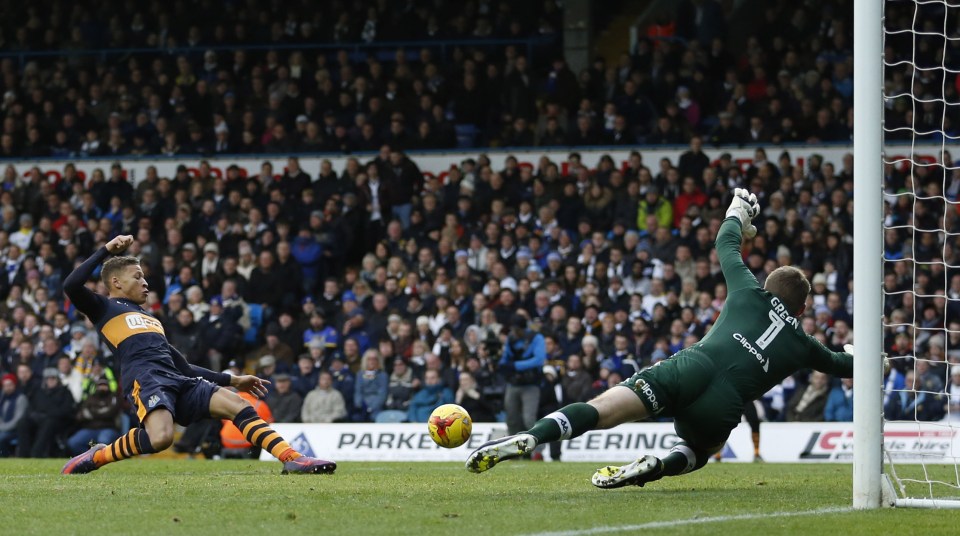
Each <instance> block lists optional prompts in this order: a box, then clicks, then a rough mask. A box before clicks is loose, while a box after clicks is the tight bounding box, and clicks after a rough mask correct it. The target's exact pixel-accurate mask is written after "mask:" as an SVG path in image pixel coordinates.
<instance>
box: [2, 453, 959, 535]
mask: <svg viewBox="0 0 960 536" xmlns="http://www.w3.org/2000/svg"><path fill="white" fill-rule="evenodd" d="M63 462H64V460H15V459H4V460H0V512H2V513H3V524H2V528H0V534H44V535H46V534H57V535H60V534H134V535H138V536H140V535H148V534H164V535H171V534H173V535H176V534H228V535H231V536H236V535H242V534H256V535H259V536H263V535H265V534H321V533H322V534H349V535H358V534H377V535H380V534H402V535H408V534H416V535H419V534H443V535H470V536H473V535H484V534H491V535H493V534H495V535H498V536H502V535H513V534H542V533H546V532H563V531H567V532H565V534H569V535H570V536H574V535H579V534H600V533H612V534H616V533H628V532H631V533H635V532H644V533H646V532H655V533H658V534H719V533H721V532H722V533H728V534H736V535H737V536H740V535H743V534H763V535H770V534H814V533H816V532H821V533H823V534H866V533H873V534H882V533H888V532H890V531H895V532H897V533H902V534H950V533H956V532H955V531H956V530H957V526H958V523H960V511H957V510H953V511H933V510H915V509H906V510H905V509H901V510H880V511H871V512H852V511H849V510H848V507H849V505H850V496H851V491H850V482H851V467H850V466H848V465H775V464H755V465H744V464H711V465H709V466H707V467H706V468H704V469H703V470H701V471H698V472H697V473H694V474H691V475H687V476H684V477H679V478H670V479H664V480H661V481H659V482H655V483H652V484H649V485H648V486H647V487H646V488H623V489H618V490H598V489H595V488H594V487H593V486H591V485H590V481H589V478H590V476H591V475H592V474H593V471H594V470H595V469H596V468H597V467H598V465H597V464H583V463H536V462H509V463H505V464H502V465H500V466H498V467H497V468H496V469H494V470H492V471H490V472H488V473H485V474H481V475H474V474H470V473H468V472H467V471H466V470H465V469H464V468H463V466H462V465H461V464H453V463H343V464H341V465H340V467H339V469H338V470H337V474H336V475H328V476H324V475H288V476H283V475H280V464H279V463H265V462H256V461H201V460H164V459H137V460H130V461H125V462H122V463H118V464H115V465H111V466H109V467H106V468H104V469H101V470H100V471H97V472H95V473H92V474H89V475H76V476H67V477H65V476H61V475H60V474H59V470H60V467H61V465H62V464H63ZM918 491H920V490H918ZM591 529H592V530H591Z"/></svg>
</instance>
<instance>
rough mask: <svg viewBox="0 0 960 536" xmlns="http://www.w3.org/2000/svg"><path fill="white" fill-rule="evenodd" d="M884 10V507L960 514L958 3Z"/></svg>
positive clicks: (890, 2) (892, 0) (918, 1)
mask: <svg viewBox="0 0 960 536" xmlns="http://www.w3.org/2000/svg"><path fill="white" fill-rule="evenodd" d="M878 3H879V2H878ZM883 5H884V8H885V12H884V19H883V67H884V69H883V106H884V113H883V115H884V122H883V133H882V136H883V137H884V138H885V142H884V143H885V146H884V149H885V150H884V151H883V152H882V154H883V159H882V163H883V168H884V169H883V177H884V180H883V189H884V190H883V191H884V193H883V201H884V202H883V203H882V207H883V208H882V211H883V225H882V229H883V263H882V265H883V272H882V277H883V284H882V287H883V292H882V305H883V315H882V318H883V320H882V322H883V330H882V331H883V341H882V345H883V350H884V351H885V352H886V353H887V354H888V356H889V362H890V371H889V373H887V374H886V376H885V377H884V385H883V397H882V410H883V415H884V419H883V422H882V432H881V433H882V444H883V453H882V454H883V463H884V473H885V474H886V475H887V478H884V479H883V482H886V483H892V485H891V486H889V489H888V494H887V497H885V502H886V503H887V504H888V505H890V504H893V505H896V506H921V507H937V508H960V470H958V462H960V221H958V220H960V218H958V214H960V167H958V166H957V165H956V164H955V160H954V158H955V157H960V144H958V143H957V142H958V140H960V131H958V129H957V127H958V126H960V97H958V91H957V89H958V87H960V78H958V74H960V0H887V1H886V2H883ZM874 57H875V56H874ZM874 61H875V60H874ZM855 106H856V104H855ZM931 146H933V147H934V150H933V151H930V148H931ZM952 147H953V148H954V152H955V153H957V154H956V155H952V154H951V148H952ZM931 153H932V154H931ZM858 260H860V259H858ZM855 277H856V275H855ZM874 318H875V317H874ZM857 431H858V432H859V428H857ZM881 485H883V484H881Z"/></svg>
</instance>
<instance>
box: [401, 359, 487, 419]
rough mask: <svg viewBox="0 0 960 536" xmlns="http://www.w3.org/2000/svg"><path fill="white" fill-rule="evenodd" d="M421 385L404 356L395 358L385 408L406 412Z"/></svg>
mask: <svg viewBox="0 0 960 536" xmlns="http://www.w3.org/2000/svg"><path fill="white" fill-rule="evenodd" d="M419 387H420V380H419V378H417V377H415V376H414V375H413V370H412V369H411V368H410V367H408V366H407V362H406V361H404V360H403V359H402V358H397V359H395V360H394V361H393V371H392V372H391V373H390V381H389V385H388V386H387V402H386V405H385V406H384V407H385V409H391V410H398V411H404V412H406V411H407V409H408V408H409V407H410V398H411V397H412V396H413V393H414V391H416V390H417V389H418V388H419ZM470 415H473V414H472V413H471V414H470ZM474 420H476V416H474Z"/></svg>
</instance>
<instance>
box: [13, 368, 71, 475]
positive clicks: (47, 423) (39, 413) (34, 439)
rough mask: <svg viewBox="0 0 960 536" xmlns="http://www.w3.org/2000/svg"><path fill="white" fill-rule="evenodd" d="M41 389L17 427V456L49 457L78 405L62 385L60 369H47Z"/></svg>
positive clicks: (30, 402)
mask: <svg viewBox="0 0 960 536" xmlns="http://www.w3.org/2000/svg"><path fill="white" fill-rule="evenodd" d="M41 377H42V378H43V383H41V384H40V385H41V388H40V389H37V390H35V391H34V392H33V393H31V395H30V397H29V398H28V401H29V406H28V407H29V409H28V410H27V415H26V416H25V417H24V418H23V419H21V421H20V424H19V426H18V427H17V457H20V458H49V457H50V456H52V455H53V453H54V448H55V446H56V439H57V433H59V432H60V431H62V430H63V429H64V428H66V427H67V426H69V425H70V423H71V422H72V421H73V413H74V411H75V408H76V402H74V401H73V395H72V394H70V390H69V389H67V388H66V387H65V386H64V385H63V384H62V383H60V372H58V371H57V369H56V368H53V367H48V368H45V369H43V373H42V374H41Z"/></svg>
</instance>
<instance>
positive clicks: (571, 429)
mask: <svg viewBox="0 0 960 536" xmlns="http://www.w3.org/2000/svg"><path fill="white" fill-rule="evenodd" d="M599 420H600V413H599V412H597V408H595V407H593V406H591V405H590V404H586V403H584V402H577V403H575V404H570V405H569V406H565V407H564V408H562V409H561V410H560V411H555V412H553V413H551V414H549V415H547V416H546V417H544V418H542V419H540V420H539V421H537V422H536V424H534V425H533V428H531V429H530V431H528V432H527V433H528V434H530V435H532V436H533V437H535V438H536V439H537V444H540V445H542V444H543V443H550V442H553V441H559V440H561V439H572V438H574V437H579V436H581V435H583V434H585V433H587V432H589V431H590V430H593V429H594V428H595V427H596V426H597V422H598V421H599Z"/></svg>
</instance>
